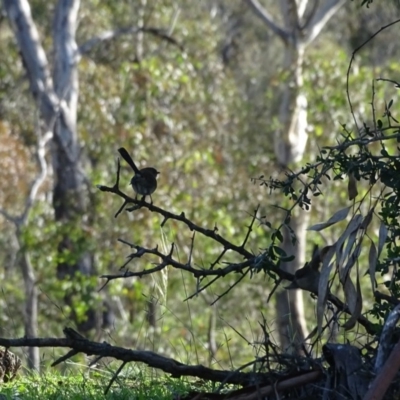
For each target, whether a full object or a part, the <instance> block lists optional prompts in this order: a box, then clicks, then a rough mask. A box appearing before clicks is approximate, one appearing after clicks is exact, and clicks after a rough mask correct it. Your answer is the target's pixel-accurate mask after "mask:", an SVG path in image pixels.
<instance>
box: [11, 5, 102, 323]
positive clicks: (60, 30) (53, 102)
mask: <svg viewBox="0 0 400 400" xmlns="http://www.w3.org/2000/svg"><path fill="white" fill-rule="evenodd" d="M3 1H4V6H5V9H6V12H7V14H8V18H9V20H10V23H11V26H12V28H13V31H14V34H15V37H16V39H17V42H18V46H19V50H20V53H21V57H22V59H23V63H24V66H25V68H26V72H27V76H28V79H29V82H30V88H31V92H32V95H33V97H34V99H35V100H36V104H37V106H38V109H39V110H40V115H41V117H42V119H43V121H44V122H45V127H46V130H47V131H48V132H51V133H53V134H54V135H53V146H52V161H53V168H54V176H55V185H54V192H53V202H54V210H55V218H56V220H57V221H58V222H62V223H64V224H67V223H76V221H77V220H81V217H82V215H84V214H85V212H86V211H87V207H86V198H87V195H86V193H85V186H84V175H83V169H82V167H81V163H82V160H81V158H80V157H81V155H80V149H79V143H78V137H77V132H76V118H77V104H78V94H79V92H78V72H77V63H78V61H79V51H78V46H77V44H76V40H75V33H76V28H77V18H78V11H79V5H80V1H79V0H59V1H58V3H57V5H56V7H55V14H54V15H55V16H54V25H53V43H54V68H53V73H52V74H51V72H50V67H49V63H48V61H47V57H46V54H45V52H44V50H43V47H42V45H41V41H40V38H39V34H38V31H37V29H36V26H35V24H34V21H33V19H32V15H31V10H30V6H29V2H28V1H27V0H3ZM58 249H59V251H60V252H63V251H65V249H67V250H68V251H70V252H71V251H72V252H74V251H78V250H77V249H76V246H75V243H74V241H73V240H71V238H69V237H68V235H67V234H66V235H65V236H64V237H63V239H62V241H61V243H59V246H58ZM57 271H58V276H59V277H60V278H65V277H67V276H73V275H74V274H75V272H77V271H80V272H81V273H82V274H84V275H90V274H93V272H94V271H93V263H92V257H91V255H90V254H88V253H84V254H80V255H79V258H78V261H77V262H75V263H68V262H63V263H60V264H59V265H58V266H57ZM82 295H84V294H82ZM96 315H97V314H96V313H89V314H88V321H87V323H86V324H85V326H82V327H81V328H82V329H85V330H86V329H90V328H93V327H96V326H97V318H96Z"/></svg>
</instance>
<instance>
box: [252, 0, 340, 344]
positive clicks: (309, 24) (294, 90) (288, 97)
mask: <svg viewBox="0 0 400 400" xmlns="http://www.w3.org/2000/svg"><path fill="white" fill-rule="evenodd" d="M245 1H246V3H247V4H248V5H249V6H250V7H251V8H252V9H253V11H254V12H255V14H256V15H257V16H258V17H260V18H261V20H262V21H263V22H264V23H265V24H266V26H267V27H268V28H269V29H271V30H272V31H273V32H274V33H275V34H276V35H277V36H278V37H280V38H281V39H282V41H283V44H284V60H283V68H284V71H288V72H289V74H288V79H287V80H286V81H285V82H283V87H282V101H281V104H280V110H279V120H280V129H278V130H277V132H275V136H274V150H275V156H276V158H277V160H278V162H279V164H280V165H281V166H282V167H284V168H286V167H287V166H288V165H289V164H291V163H296V162H300V161H301V160H302V159H303V155H304V151H305V148H306V145H307V139H308V132H307V112H308V110H307V97H306V96H305V94H304V93H303V91H302V87H303V64H304V57H305V50H306V47H307V46H308V45H309V44H311V43H312V41H313V40H314V39H315V38H316V37H317V36H318V34H319V33H320V32H321V30H322V29H323V27H324V26H325V24H326V23H327V22H328V21H329V19H330V18H331V17H332V16H333V15H334V14H335V13H336V12H337V11H338V10H339V8H340V7H341V6H343V5H344V3H345V0H325V1H323V2H322V1H321V2H318V1H314V2H312V4H311V5H309V3H308V0H280V2H279V4H280V10H281V17H282V18H281V19H282V21H283V26H280V25H279V24H278V23H277V22H276V20H277V19H276V18H274V17H273V16H272V15H271V14H270V13H269V12H268V10H266V9H265V8H264V7H263V6H262V5H261V4H260V2H259V1H258V0H245ZM321 3H322V4H321ZM307 7H308V8H307ZM307 224H308V215H307V213H306V212H305V211H300V210H298V211H297V212H296V214H295V215H292V220H291V228H292V229H293V231H294V233H295V235H296V237H297V244H296V245H295V246H293V245H292V243H291V237H290V235H289V231H288V230H287V229H285V230H284V232H283V236H284V242H283V245H282V248H283V250H285V252H286V253H287V254H293V255H295V256H296V258H295V260H294V261H293V262H291V263H286V264H284V265H283V268H285V269H286V270H288V271H289V272H291V273H294V272H295V271H296V270H297V269H299V268H301V267H302V266H303V263H304V260H305V247H306V230H305V229H306V227H307ZM277 318H278V325H279V335H280V342H281V346H282V347H283V348H284V349H288V348H290V347H292V345H293V347H292V348H294V349H295V351H299V350H300V347H299V345H300V344H301V343H302V341H303V340H304V338H305V337H306V334H307V331H306V324H305V319H304V309H303V297H302V293H301V291H299V290H293V291H289V292H286V291H285V292H281V293H279V294H278V298H277Z"/></svg>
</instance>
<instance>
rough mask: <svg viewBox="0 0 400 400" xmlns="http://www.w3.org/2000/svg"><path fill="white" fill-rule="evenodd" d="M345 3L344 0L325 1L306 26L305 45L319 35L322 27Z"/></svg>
mask: <svg viewBox="0 0 400 400" xmlns="http://www.w3.org/2000/svg"><path fill="white" fill-rule="evenodd" d="M345 3H346V0H327V1H326V2H325V3H324V5H323V6H321V7H319V8H318V9H317V10H316V12H315V13H313V14H312V18H311V19H310V20H309V21H308V23H307V26H306V28H307V34H306V37H305V40H304V43H305V45H309V44H310V43H311V42H312V41H313V40H314V39H315V38H316V37H317V36H318V35H319V34H320V33H321V31H322V29H323V28H324V26H325V25H326V24H327V23H328V21H329V20H330V19H331V18H332V17H333V16H334V15H335V13H336V12H337V11H338V10H339V9H340V8H341V7H342V6H343V5H344V4H345Z"/></svg>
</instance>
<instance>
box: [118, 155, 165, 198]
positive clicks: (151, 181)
mask: <svg viewBox="0 0 400 400" xmlns="http://www.w3.org/2000/svg"><path fill="white" fill-rule="evenodd" d="M118 152H119V154H121V157H122V158H123V159H124V160H125V161H126V162H127V163H128V164H129V166H130V167H131V168H132V169H133V171H134V172H135V175H134V176H133V177H132V179H131V185H132V187H133V190H134V191H135V192H136V193H137V194H140V195H141V196H143V197H142V200H144V199H145V197H146V196H150V199H151V194H152V193H154V192H155V190H156V189H157V175H158V174H159V172H158V171H157V170H156V169H155V168H152V167H147V168H142V169H139V168H138V167H137V166H136V164H135V163H134V162H133V160H132V157H131V156H130V155H129V153H128V152H127V151H126V149H124V148H123V147H121V148H119V149H118ZM151 201H152V202H153V200H151Z"/></svg>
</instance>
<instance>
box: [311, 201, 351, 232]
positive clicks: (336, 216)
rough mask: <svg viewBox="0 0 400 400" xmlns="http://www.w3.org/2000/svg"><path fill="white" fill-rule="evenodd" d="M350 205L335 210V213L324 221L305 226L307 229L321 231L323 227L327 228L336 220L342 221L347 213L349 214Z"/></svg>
mask: <svg viewBox="0 0 400 400" xmlns="http://www.w3.org/2000/svg"><path fill="white" fill-rule="evenodd" d="M350 209H351V207H346V208H343V209H341V210H339V211H337V212H336V213H335V214H333V215H332V217H331V218H329V219H328V221H326V222H322V223H320V224H316V225H313V226H310V227H309V228H307V230H308V231H317V232H318V231H322V230H323V229H325V228H328V227H329V226H331V225H334V224H336V223H337V222H340V221H343V220H344V219H346V217H347V215H348V214H349V211H350Z"/></svg>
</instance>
